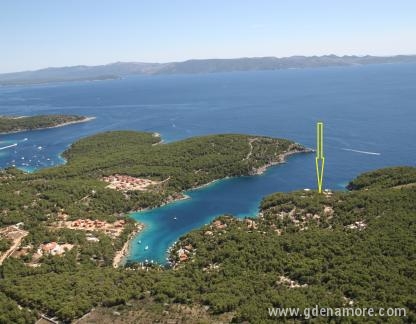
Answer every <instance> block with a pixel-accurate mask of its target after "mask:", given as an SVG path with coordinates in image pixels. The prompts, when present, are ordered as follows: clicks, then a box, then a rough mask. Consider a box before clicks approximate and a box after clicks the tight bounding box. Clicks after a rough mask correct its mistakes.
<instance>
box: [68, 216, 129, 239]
mask: <svg viewBox="0 0 416 324" xmlns="http://www.w3.org/2000/svg"><path fill="white" fill-rule="evenodd" d="M125 224H126V221H125V220H124V219H120V220H117V221H115V222H114V223H107V222H105V221H100V220H91V219H77V220H74V221H72V222H66V226H65V227H67V228H70V229H78V230H86V231H97V230H98V231H102V232H104V233H105V234H107V235H109V236H111V237H117V236H119V235H120V234H121V232H122V231H123V228H124V225H125ZM87 240H88V241H95V242H96V239H93V238H88V237H87Z"/></svg>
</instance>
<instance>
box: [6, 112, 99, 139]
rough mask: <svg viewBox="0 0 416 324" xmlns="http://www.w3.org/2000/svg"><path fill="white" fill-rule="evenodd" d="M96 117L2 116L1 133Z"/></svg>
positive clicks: (68, 123) (80, 121)
mask: <svg viewBox="0 0 416 324" xmlns="http://www.w3.org/2000/svg"><path fill="white" fill-rule="evenodd" d="M92 119H94V117H85V116H78V115H39V116H20V117H13V116H0V134H8V133H18V132H25V131H31V130H38V129H45V128H54V127H61V126H66V125H70V124H75V123H83V122H87V121H90V120H92Z"/></svg>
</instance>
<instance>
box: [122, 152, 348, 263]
mask: <svg viewBox="0 0 416 324" xmlns="http://www.w3.org/2000/svg"><path fill="white" fill-rule="evenodd" d="M305 163H306V164H309V165H310V166H311V168H310V169H309V168H305V167H304V166H305ZM313 163H314V154H313V153H303V154H297V155H294V156H291V157H290V158H289V159H288V161H287V163H284V164H280V165H277V166H273V167H270V168H269V169H267V171H266V172H265V173H263V174H261V175H255V176H243V177H235V178H228V179H223V180H219V181H216V182H214V183H212V184H210V185H208V186H205V187H202V188H199V189H195V190H189V191H187V192H185V194H186V195H188V196H189V197H190V198H189V199H186V200H180V201H176V202H173V203H170V204H167V205H165V206H162V207H159V208H155V209H151V210H147V211H141V212H136V213H133V214H131V217H133V218H134V219H135V220H136V221H138V222H141V223H144V224H145V229H144V230H143V231H142V232H140V233H139V234H137V235H136V237H135V238H133V239H132V240H131V242H130V249H129V253H128V255H127V257H126V259H125V261H126V262H127V263H129V262H145V261H146V260H148V262H151V260H153V261H154V262H157V263H159V264H163V263H165V262H166V257H167V250H168V248H169V247H170V246H171V245H172V244H173V243H174V242H175V241H177V240H178V239H179V238H180V237H181V236H182V235H184V234H186V233H187V232H189V231H191V230H193V229H196V228H199V227H201V226H203V225H204V224H208V223H210V222H211V221H212V220H213V219H214V218H216V217H218V216H220V215H223V214H232V215H234V216H236V217H239V218H244V217H248V216H251V217H253V216H256V215H257V213H258V211H259V205H260V202H261V199H262V198H263V197H264V196H266V195H268V194H271V193H273V192H277V191H292V190H299V189H303V188H305V184H308V185H309V188H312V187H315V186H316V183H315V182H316V180H315V174H314V170H313ZM331 187H334V188H338V189H342V188H343V184H341V183H338V184H337V183H333V184H332V186H331Z"/></svg>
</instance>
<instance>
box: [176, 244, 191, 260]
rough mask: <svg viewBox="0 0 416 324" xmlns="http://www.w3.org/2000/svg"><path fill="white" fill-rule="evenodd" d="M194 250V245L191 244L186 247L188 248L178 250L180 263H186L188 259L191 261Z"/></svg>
mask: <svg viewBox="0 0 416 324" xmlns="http://www.w3.org/2000/svg"><path fill="white" fill-rule="evenodd" d="M192 249H193V247H192V245H191V244H189V245H186V246H184V247H183V248H180V249H179V250H178V257H179V261H180V262H185V261H188V259H189V254H190V253H191V252H192Z"/></svg>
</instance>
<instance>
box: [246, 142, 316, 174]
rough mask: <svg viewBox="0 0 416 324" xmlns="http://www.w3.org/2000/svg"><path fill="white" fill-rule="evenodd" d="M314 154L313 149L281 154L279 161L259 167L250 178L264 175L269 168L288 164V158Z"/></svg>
mask: <svg viewBox="0 0 416 324" xmlns="http://www.w3.org/2000/svg"><path fill="white" fill-rule="evenodd" d="M312 152H314V150H313V149H310V148H303V149H301V150H299V149H297V150H293V151H289V152H286V153H282V154H279V156H278V158H277V161H272V162H269V163H267V164H266V165H263V166H261V167H258V168H256V169H254V170H253V172H252V173H250V176H254V175H262V174H263V173H264V172H266V171H267V169H268V168H270V167H272V166H275V165H279V164H282V163H286V159H287V157H289V156H291V155H294V154H299V153H312Z"/></svg>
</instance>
